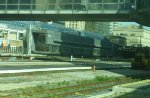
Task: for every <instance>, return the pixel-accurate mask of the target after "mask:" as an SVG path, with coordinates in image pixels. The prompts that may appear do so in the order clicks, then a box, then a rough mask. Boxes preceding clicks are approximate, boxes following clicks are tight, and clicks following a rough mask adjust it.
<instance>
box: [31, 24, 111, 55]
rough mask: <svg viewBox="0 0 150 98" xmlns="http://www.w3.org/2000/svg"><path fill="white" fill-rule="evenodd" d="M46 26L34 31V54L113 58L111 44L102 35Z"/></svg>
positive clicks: (32, 48)
mask: <svg viewBox="0 0 150 98" xmlns="http://www.w3.org/2000/svg"><path fill="white" fill-rule="evenodd" d="M46 26H48V27H46ZM46 26H43V27H44V28H43V29H42V30H32V36H33V40H32V45H31V50H32V53H40V54H41V53H42V54H47V55H61V56H70V55H73V56H80V57H91V56H101V57H109V56H112V51H111V50H112V47H111V46H112V45H110V44H111V43H110V42H109V40H107V39H106V38H104V37H103V36H102V35H100V34H97V33H93V32H87V31H77V30H74V29H69V28H62V27H60V26H54V25H46ZM41 27H42V26H41Z"/></svg>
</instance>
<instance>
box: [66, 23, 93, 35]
mask: <svg viewBox="0 0 150 98" xmlns="http://www.w3.org/2000/svg"><path fill="white" fill-rule="evenodd" d="M65 27H68V28H73V29H76V30H80V31H82V30H86V31H90V32H95V22H91V21H66V22H65Z"/></svg>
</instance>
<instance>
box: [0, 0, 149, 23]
mask: <svg viewBox="0 0 150 98" xmlns="http://www.w3.org/2000/svg"><path fill="white" fill-rule="evenodd" d="M146 2H149V0H0V19H1V20H32V21H34V20H39V21H52V20H54V21H55V20H59V21H60V20H68V21H69V20H72V21H73V20H80V21H81V20H83V21H86V20H88V21H92V20H95V21H98V20H99V21H137V22H141V23H145V20H144V19H145V13H147V10H146V11H145V10H144V9H147V8H148V7H149V5H150V4H147V6H146V8H143V7H142V6H145V5H144V4H145V3H146ZM141 9H143V10H142V12H141ZM148 11H149V10H148ZM141 13H144V14H143V16H141ZM149 16H150V14H149ZM142 19H143V20H144V21H143V20H142ZM147 20H149V18H148V16H147V17H146V21H147Z"/></svg>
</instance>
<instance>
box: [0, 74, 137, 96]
mask: <svg viewBox="0 0 150 98" xmlns="http://www.w3.org/2000/svg"><path fill="white" fill-rule="evenodd" d="M134 81H135V80H134V79H131V78H128V77H121V78H119V79H113V80H107V81H103V82H95V83H85V84H80V85H75V86H67V87H60V88H54V89H46V90H34V91H33V92H32V91H31V92H22V93H17V94H15V95H14V94H10V95H5V96H1V98H20V96H24V97H25V96H28V97H29V98H30V97H31V98H33V94H35V95H38V94H42V93H45V96H43V97H44V98H66V97H67V96H72V95H80V94H87V93H92V92H96V91H101V90H105V89H108V88H111V87H112V86H114V85H118V84H123V83H129V82H134Z"/></svg>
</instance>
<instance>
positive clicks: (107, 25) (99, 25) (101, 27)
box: [65, 21, 122, 36]
mask: <svg viewBox="0 0 150 98" xmlns="http://www.w3.org/2000/svg"><path fill="white" fill-rule="evenodd" d="M121 26H122V25H121V23H119V22H93V21H66V22H65V27H68V28H73V29H77V30H81V31H82V30H85V31H90V32H96V33H100V34H103V35H104V36H109V35H112V32H113V30H114V29H116V28H120V27H121Z"/></svg>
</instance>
